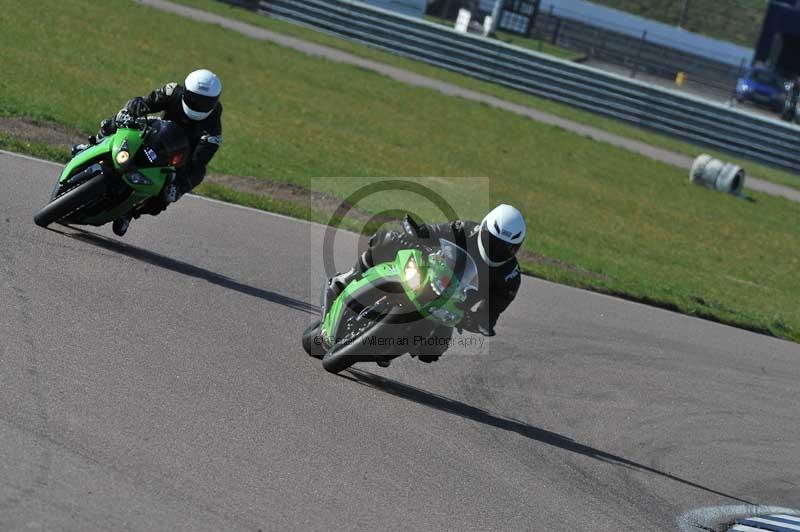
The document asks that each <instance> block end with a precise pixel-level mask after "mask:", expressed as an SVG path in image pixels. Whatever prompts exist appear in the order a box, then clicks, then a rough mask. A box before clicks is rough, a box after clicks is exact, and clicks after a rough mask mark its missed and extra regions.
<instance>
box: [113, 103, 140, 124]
mask: <svg viewBox="0 0 800 532" xmlns="http://www.w3.org/2000/svg"><path fill="white" fill-rule="evenodd" d="M114 123H115V124H116V125H117V126H118V127H132V126H133V125H134V124H136V117H135V116H133V115H132V114H131V113H130V111H128V110H127V109H125V108H122V109H120V110H119V112H118V113H117V116H115V117H114Z"/></svg>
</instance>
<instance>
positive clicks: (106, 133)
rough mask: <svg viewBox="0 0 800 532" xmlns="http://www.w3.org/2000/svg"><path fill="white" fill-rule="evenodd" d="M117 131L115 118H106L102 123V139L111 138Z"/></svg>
mask: <svg viewBox="0 0 800 532" xmlns="http://www.w3.org/2000/svg"><path fill="white" fill-rule="evenodd" d="M116 131H117V125H116V124H115V123H114V119H113V118H106V119H105V120H103V121H102V122H100V137H110V136H111V135H113V134H114V133H116Z"/></svg>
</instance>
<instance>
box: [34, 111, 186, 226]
mask: <svg viewBox="0 0 800 532" xmlns="http://www.w3.org/2000/svg"><path fill="white" fill-rule="evenodd" d="M188 155H189V141H188V139H187V138H186V134H185V133H184V131H183V128H181V127H180V126H179V125H178V124H176V123H174V122H171V121H169V120H160V119H149V118H146V117H142V118H135V119H134V118H130V120H128V121H126V122H124V123H122V124H119V127H118V129H117V131H116V132H115V133H114V134H113V135H110V136H108V137H105V138H103V139H102V141H101V142H99V143H97V144H96V145H94V146H90V147H89V148H87V149H86V150H84V151H82V152H80V153H78V154H76V155H75V156H74V157H73V158H72V160H71V161H70V162H69V163H67V165H66V167H65V168H64V170H63V171H62V172H61V175H60V177H59V178H58V182H57V183H56V186H55V188H54V189H53V193H52V195H51V197H50V202H49V203H48V204H47V205H45V206H44V208H42V209H41V210H40V211H39V212H37V213H36V215H35V216H34V217H33V220H34V222H36V225H39V226H41V227H47V226H48V225H50V224H51V223H54V222H62V223H73V224H80V225H94V226H100V225H103V224H105V223H108V222H112V221H114V220H117V219H120V218H121V217H123V216H125V215H131V214H134V215H135V214H137V212H138V211H137V209H139V208H141V207H142V206H144V204H145V203H146V202H147V201H148V200H150V199H151V198H155V197H158V196H161V197H162V198H163V199H164V200H165V201H168V202H169V201H175V198H176V195H177V187H176V186H175V182H174V181H175V173H176V171H177V169H179V168H180V167H182V166H183V165H184V164H186V162H187V159H188ZM115 233H117V234H120V233H119V232H118V231H117V228H116V227H115Z"/></svg>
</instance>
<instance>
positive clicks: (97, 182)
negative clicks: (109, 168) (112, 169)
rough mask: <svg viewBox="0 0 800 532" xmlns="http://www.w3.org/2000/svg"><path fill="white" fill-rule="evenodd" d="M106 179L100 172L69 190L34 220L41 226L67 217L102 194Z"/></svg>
mask: <svg viewBox="0 0 800 532" xmlns="http://www.w3.org/2000/svg"><path fill="white" fill-rule="evenodd" d="M105 181H106V178H105V175H103V174H100V175H97V176H95V177H93V178H91V179H89V180H88V181H85V182H83V183H81V184H79V185H78V186H76V187H75V188H73V189H70V190H68V191H67V192H65V193H64V194H62V195H61V196H58V197H57V198H56V199H55V200H53V201H51V202H50V203H48V204H47V205H45V206H44V208H43V209H42V210H40V211H39V212H37V213H36V214H35V215H34V217H33V221H34V222H35V223H36V225H38V226H39V227H47V226H48V225H50V224H51V223H53V222H57V221H59V220H61V219H62V218H66V217H67V216H69V215H70V214H72V213H74V212H75V211H77V210H80V209H81V208H83V207H85V206H86V205H88V204H90V203H92V202H93V201H95V200H96V199H97V198H98V197H99V196H101V195H102V194H103V193H104V192H105V190H106V182H105Z"/></svg>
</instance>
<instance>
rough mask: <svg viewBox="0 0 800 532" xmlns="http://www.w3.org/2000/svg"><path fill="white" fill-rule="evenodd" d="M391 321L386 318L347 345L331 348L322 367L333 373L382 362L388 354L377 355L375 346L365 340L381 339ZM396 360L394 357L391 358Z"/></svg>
mask: <svg viewBox="0 0 800 532" xmlns="http://www.w3.org/2000/svg"><path fill="white" fill-rule="evenodd" d="M389 326H390V325H389V320H388V317H387V316H384V317H383V318H382V319H381V320H380V321H378V322H375V323H373V324H372V325H371V326H370V327H369V329H367V330H365V331H363V332H362V334H360V335H359V336H358V337H357V338H355V339H352V340H351V341H349V342H346V343H337V344H336V345H334V346H333V347H331V348H330V349H329V350H328V352H327V353H325V356H324V357H323V358H322V367H323V368H325V370H326V371H329V372H331V373H339V372H340V371H344V370H346V369H347V368H349V367H350V366H352V365H353V364H355V363H357V362H369V361H373V362H374V361H378V360H382V359H383V357H384V355H386V353H375V352H374V350H375V346H373V345H371V343H370V342H368V341H366V340H365V339H366V338H368V337H370V336H374V337H381V336H382V335H383V334H384V333H385V332H387V331H388V328H389ZM391 358H394V356H391Z"/></svg>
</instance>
